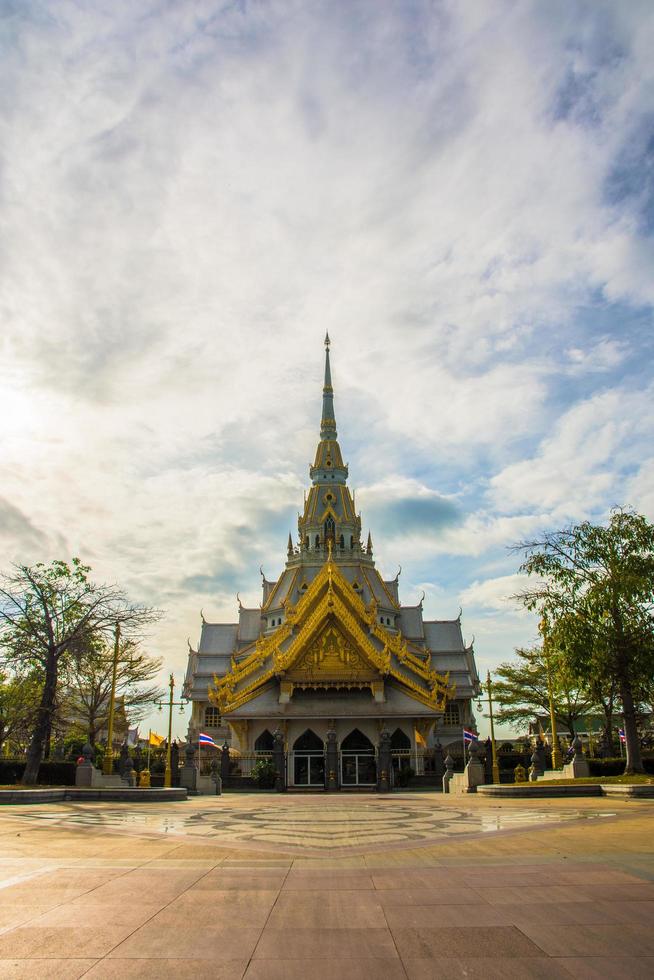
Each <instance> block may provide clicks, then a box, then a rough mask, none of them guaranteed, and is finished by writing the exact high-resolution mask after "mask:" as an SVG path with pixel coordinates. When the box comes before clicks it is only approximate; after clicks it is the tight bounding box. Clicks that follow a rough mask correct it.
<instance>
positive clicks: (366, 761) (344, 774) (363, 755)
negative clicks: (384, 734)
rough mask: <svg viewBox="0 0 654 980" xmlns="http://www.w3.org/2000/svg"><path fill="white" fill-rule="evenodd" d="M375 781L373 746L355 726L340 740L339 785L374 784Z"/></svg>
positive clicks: (375, 763) (375, 762)
mask: <svg viewBox="0 0 654 980" xmlns="http://www.w3.org/2000/svg"><path fill="white" fill-rule="evenodd" d="M376 783H377V761H376V759H375V746H374V745H373V744H372V742H371V741H370V739H369V738H367V736H366V735H364V734H363V732H361V731H359V729H358V728H355V729H354V730H353V731H351V732H350V734H349V735H347V736H346V737H345V738H344V739H343V741H342V742H341V785H342V786H374V785H375V784H376Z"/></svg>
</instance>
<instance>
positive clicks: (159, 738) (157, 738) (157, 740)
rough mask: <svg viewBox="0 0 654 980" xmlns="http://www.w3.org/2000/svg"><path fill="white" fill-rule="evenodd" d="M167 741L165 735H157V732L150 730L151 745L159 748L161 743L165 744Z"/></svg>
mask: <svg viewBox="0 0 654 980" xmlns="http://www.w3.org/2000/svg"><path fill="white" fill-rule="evenodd" d="M165 741H166V739H165V738H164V736H163V735H157V733H156V732H150V745H152V746H154V748H157V746H159V745H163V743H164V742H165Z"/></svg>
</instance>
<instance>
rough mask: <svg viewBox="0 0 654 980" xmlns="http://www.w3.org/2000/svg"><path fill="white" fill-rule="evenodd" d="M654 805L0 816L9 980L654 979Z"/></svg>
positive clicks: (227, 800) (28, 811) (123, 809)
mask: <svg viewBox="0 0 654 980" xmlns="http://www.w3.org/2000/svg"><path fill="white" fill-rule="evenodd" d="M653 829H654V804H652V803H648V802H631V803H623V802H618V803H616V802H615V801H609V800H603V799H593V800H587V801H584V800H574V799H573V800H567V801H560V802H559V801H556V802H554V801H552V802H548V801H543V800H533V801H532V800H520V801H515V802H514V801H504V800H502V801H497V802H494V801H493V802H491V801H488V800H481V799H476V798H475V797H459V798H452V797H443V796H442V795H440V794H435V793H413V794H411V793H405V794H402V795H400V794H398V795H394V796H392V797H377V796H375V795H373V794H370V795H363V794H362V795H356V796H350V797H348V796H345V795H343V794H338V795H336V794H335V795H333V796H325V795H324V794H316V795H290V794H289V795H283V796H276V795H273V794H271V795H267V794H266V795H255V794H227V795H225V796H223V797H220V798H209V797H202V798H196V799H195V800H192V801H188V802H186V803H173V804H168V805H159V804H151V805H146V804H142V805H140V806H139V805H133V806H118V805H113V804H77V803H69V804H65V803H62V804H52V805H43V806H33V807H27V806H21V807H6V808H4V809H2V810H1V811H0V977H26V978H27V977H29V978H33V977H47V978H51V977H52V978H76V977H82V976H84V977H89V978H102V977H144V978H148V977H152V978H154V977H156V978H161V977H176V978H180V980H181V978H186V977H189V978H190V977H194V978H196V977H197V978H204V977H206V978H209V977H212V978H222V980H232V978H233V980H237V978H241V977H245V978H246V980H263V978H271V980H282V978H284V980H286V978H289V980H290V978H306V977H308V978H311V980H323V978H325V980H326V978H333V977H336V978H338V980H355V978H356V980H364V978H375V977H380V978H384V980H394V978H400V977H403V978H406V977H409V978H414V980H420V978H431V977H435V978H457V977H466V978H483V980H493V978H500V977H501V978H523V977H524V978H530V977H539V978H548V980H549V978H557V977H567V978H569V977H570V976H573V977H583V978H586V977H588V978H590V977H611V978H618V977H643V978H644V977H648V978H650V977H652V976H654V928H653V927H654V849H653V847H652V837H653V834H652V831H653Z"/></svg>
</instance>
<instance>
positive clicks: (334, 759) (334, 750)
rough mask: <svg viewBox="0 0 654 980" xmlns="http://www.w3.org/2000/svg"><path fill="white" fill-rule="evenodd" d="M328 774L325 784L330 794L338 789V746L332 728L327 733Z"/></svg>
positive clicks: (326, 761)
mask: <svg viewBox="0 0 654 980" xmlns="http://www.w3.org/2000/svg"><path fill="white" fill-rule="evenodd" d="M325 764H326V769H327V771H326V774H325V782H326V786H327V791H328V792H334V790H337V789H338V746H337V745H336V732H335V731H334V729H333V728H331V729H330V730H329V731H328V732H327V748H326V751H325Z"/></svg>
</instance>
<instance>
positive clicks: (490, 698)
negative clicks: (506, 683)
mask: <svg viewBox="0 0 654 980" xmlns="http://www.w3.org/2000/svg"><path fill="white" fill-rule="evenodd" d="M486 693H487V694H488V697H487V698H482V697H480V698H478V699H477V700H478V704H479V710H480V711H481V706H482V704H487V705H488V717H489V719H490V736H491V755H492V758H493V765H492V772H493V784H494V785H495V786H498V785H499V782H500V767H499V763H498V761H497V746H496V745H495V724H494V719H493V684H492V681H491V675H490V670H488V671H486Z"/></svg>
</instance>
